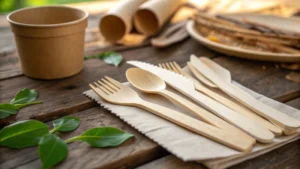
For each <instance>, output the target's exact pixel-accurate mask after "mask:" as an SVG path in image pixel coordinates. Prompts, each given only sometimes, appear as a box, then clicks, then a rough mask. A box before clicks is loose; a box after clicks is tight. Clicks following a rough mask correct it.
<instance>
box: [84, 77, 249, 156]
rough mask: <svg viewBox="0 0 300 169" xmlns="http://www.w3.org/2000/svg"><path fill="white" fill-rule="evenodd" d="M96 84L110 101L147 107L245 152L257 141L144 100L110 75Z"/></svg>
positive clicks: (99, 93) (192, 129)
mask: <svg viewBox="0 0 300 169" xmlns="http://www.w3.org/2000/svg"><path fill="white" fill-rule="evenodd" d="M94 84H95V85H92V84H90V87H91V88H92V89H93V91H94V92H96V93H97V94H98V95H99V96H100V97H101V98H103V99H104V100H105V101H107V102H109V103H112V104H120V105H128V106H135V107H139V108H142V109H145V110H147V111H149V112H151V113H153V114H155V115H157V116H159V117H162V118H164V119H166V120H168V121H171V122H173V123H175V124H177V125H179V126H181V127H184V128H186V129H188V130H190V131H193V132H195V133H197V134H200V135H203V136H205V137H207V138H210V139H212V140H214V141H216V142H219V143H221V144H224V145H226V146H229V147H231V148H234V149H236V150H239V151H243V152H247V151H250V150H251V148H252V146H253V144H254V143H255V142H253V141H252V140H251V141H249V140H248V139H240V137H239V135H238V134H231V133H228V132H227V131H226V130H221V129H219V128H217V127H214V126H212V125H209V124H207V123H204V122H202V121H199V120H196V119H194V118H192V117H190V116H187V115H185V114H183V113H180V112H177V111H175V110H172V109H169V108H166V107H163V106H160V105H158V104H154V103H151V102H147V101H145V100H142V99H141V98H140V97H139V96H138V94H137V93H136V92H135V91H134V90H133V89H131V88H130V87H128V86H125V85H123V84H122V83H120V82H118V81H116V80H114V79H112V78H110V77H105V79H101V81H98V82H95V83H94Z"/></svg>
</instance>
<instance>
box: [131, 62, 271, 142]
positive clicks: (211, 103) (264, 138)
mask: <svg viewBox="0 0 300 169" xmlns="http://www.w3.org/2000/svg"><path fill="white" fill-rule="evenodd" d="M127 63H128V64H131V65H133V66H136V67H139V68H141V69H144V70H146V71H149V72H151V73H153V74H155V75H157V76H159V77H160V78H161V79H163V80H164V81H165V82H166V83H167V84H168V85H170V86H171V87H173V88H174V89H176V90H177V91H179V92H180V93H182V94H184V95H186V96H188V97H189V98H191V99H192V100H194V101H195V102H197V103H198V104H199V105H201V106H203V107H205V108H206V109H208V110H210V111H211V112H212V113H214V114H216V115H217V116H219V117H220V118H222V119H224V120H225V121H227V122H228V123H230V124H232V125H234V126H236V127H237V128H239V129H241V130H243V131H244V132H246V133H247V134H249V135H251V136H252V137H254V138H255V139H256V140H257V141H259V142H262V143H270V142H272V140H273V138H274V134H273V133H272V132H271V131H269V130H268V129H266V128H265V127H264V126H262V125H260V124H257V123H256V122H255V121H253V120H251V119H247V118H246V117H245V116H243V115H241V114H240V113H237V112H235V111H233V110H232V109H230V108H228V107H226V106H224V105H222V104H220V103H218V102H216V101H215V100H213V99H211V98H209V97H208V96H205V95H204V94H201V93H200V92H197V91H196V90H195V87H194V83H193V82H192V81H191V80H190V79H188V78H186V77H183V76H181V75H179V74H176V73H174V72H171V71H169V70H165V69H162V68H160V67H157V66H154V65H151V64H149V63H145V62H140V61H127Z"/></svg>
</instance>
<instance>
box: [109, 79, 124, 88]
mask: <svg viewBox="0 0 300 169" xmlns="http://www.w3.org/2000/svg"><path fill="white" fill-rule="evenodd" d="M105 78H106V79H107V80H108V81H109V82H110V83H111V84H112V85H114V86H116V87H117V88H119V89H121V88H122V87H123V84H121V83H120V82H118V81H116V80H115V79H113V78H110V77H108V76H105Z"/></svg>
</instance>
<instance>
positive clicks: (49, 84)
mask: <svg viewBox="0 0 300 169" xmlns="http://www.w3.org/2000/svg"><path fill="white" fill-rule="evenodd" d="M190 53H195V54H197V55H200V54H201V53H206V55H209V56H214V55H215V53H213V52H211V51H210V50H208V49H205V48H203V47H201V46H199V45H198V43H197V42H195V41H193V40H192V39H190V40H188V41H187V42H186V43H180V44H177V45H175V46H174V47H171V48H167V49H165V50H156V49H153V48H152V47H144V48H138V49H134V50H129V51H123V52H121V54H122V55H123V56H124V58H125V60H144V61H146V62H151V63H154V64H157V63H160V62H168V61H177V62H178V63H179V64H181V65H182V64H184V63H185V62H186V61H187V60H188V57H187V56H188V55H189V54H190ZM128 67H130V66H129V65H128V64H126V63H125V61H124V62H123V63H122V64H121V66H120V67H118V68H116V67H113V66H110V65H107V64H105V63H104V62H102V61H101V60H88V61H86V62H85V63H84V70H83V71H82V72H81V73H79V74H78V75H75V76H73V77H70V78H65V79H60V80H51V81H49V80H36V79H31V78H28V77H26V76H20V77H15V78H12V79H6V80H2V81H1V84H0V93H1V95H0V102H8V101H10V100H11V98H13V97H14V95H15V94H16V92H18V91H19V90H21V89H22V88H25V87H27V88H35V89H37V90H38V92H39V93H40V97H39V99H40V100H43V104H39V105H35V106H29V107H26V108H24V109H22V110H21V111H20V113H19V114H18V115H17V120H24V119H28V118H33V119H39V120H42V121H47V120H51V119H54V118H57V117H59V116H61V115H66V114H70V113H75V112H78V111H80V110H83V109H86V108H89V107H92V106H95V105H94V102H93V101H92V100H90V99H87V98H85V97H84V96H83V95H82V92H83V91H85V90H88V89H89V87H88V84H89V83H91V82H93V81H95V80H98V79H100V78H101V77H103V76H111V77H113V78H116V79H117V80H120V81H121V82H123V81H125V71H126V69H128Z"/></svg>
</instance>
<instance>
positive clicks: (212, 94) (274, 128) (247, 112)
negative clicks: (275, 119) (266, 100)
mask: <svg viewBox="0 0 300 169" xmlns="http://www.w3.org/2000/svg"><path fill="white" fill-rule="evenodd" d="M195 89H196V90H198V91H199V92H202V93H204V94H205V95H207V96H209V97H211V98H212V99H214V100H215V101H217V102H219V103H222V104H223V105H225V106H227V107H229V108H231V109H232V110H234V111H236V112H238V113H240V114H242V115H244V116H246V117H248V118H251V119H253V120H255V121H257V122H259V123H260V124H261V125H263V126H264V127H266V128H267V129H269V130H270V131H272V132H273V133H274V134H275V135H276V136H279V135H281V134H282V129H281V128H279V127H277V126H275V125H274V124H272V123H271V122H269V121H268V120H266V119H264V118H262V117H261V116H259V115H257V114H256V113H255V112H253V111H252V110H250V109H248V108H246V107H244V106H241V105H240V104H238V103H235V102H233V101H231V100H229V99H227V98H225V97H224V96H222V95H220V94H218V93H216V92H214V91H212V90H210V89H208V88H206V87H204V86H202V85H199V84H197V83H196V84H195Z"/></svg>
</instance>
